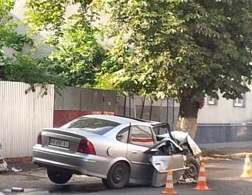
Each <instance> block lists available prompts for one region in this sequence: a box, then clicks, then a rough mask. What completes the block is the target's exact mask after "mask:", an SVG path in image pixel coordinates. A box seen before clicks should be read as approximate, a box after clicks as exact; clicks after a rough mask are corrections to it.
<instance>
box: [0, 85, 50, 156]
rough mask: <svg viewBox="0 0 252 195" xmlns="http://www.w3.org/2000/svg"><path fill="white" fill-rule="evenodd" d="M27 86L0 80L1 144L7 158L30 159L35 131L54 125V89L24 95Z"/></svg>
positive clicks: (38, 90)
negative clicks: (28, 157) (43, 92)
mask: <svg viewBox="0 0 252 195" xmlns="http://www.w3.org/2000/svg"><path fill="white" fill-rule="evenodd" d="M28 88H29V85H28V84H25V83H19V82H9V81H0V109H1V112H0V124H1V125H0V143H1V145H2V153H1V155H2V156H3V157H6V158H12V157H15V158H16V157H25V156H31V154H32V146H33V145H34V143H35V142H36V137H37V134H38V132H39V131H40V130H41V128H43V127H47V126H50V127H51V126H52V124H53V105H54V87H53V86H52V85H49V86H48V95H46V96H43V97H42V96H41V91H40V89H39V88H38V89H37V90H36V91H35V92H29V93H27V94H26V93H25V91H26V90H27V89H28Z"/></svg>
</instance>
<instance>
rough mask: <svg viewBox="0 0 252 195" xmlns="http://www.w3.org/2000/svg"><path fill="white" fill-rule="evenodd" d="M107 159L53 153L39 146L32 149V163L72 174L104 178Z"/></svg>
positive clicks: (107, 166) (107, 164)
mask: <svg viewBox="0 0 252 195" xmlns="http://www.w3.org/2000/svg"><path fill="white" fill-rule="evenodd" d="M110 161H111V160H109V158H106V157H100V156H96V155H89V154H81V153H74V154H70V153H67V152H63V151H61V152H59V151H57V152H55V150H51V149H48V148H43V147H42V146H41V145H35V146H34V147H33V163H35V164H38V165H40V166H43V167H47V168H53V169H63V170H66V171H69V172H71V173H74V174H82V175H88V176H95V177H100V178H106V176H107V172H108V170H109V162H110Z"/></svg>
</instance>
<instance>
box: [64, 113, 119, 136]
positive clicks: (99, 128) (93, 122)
mask: <svg viewBox="0 0 252 195" xmlns="http://www.w3.org/2000/svg"><path fill="white" fill-rule="evenodd" d="M119 124H120V123H117V122H114V121H109V120H104V119H99V118H88V117H82V118H78V119H77V120H74V121H71V122H69V123H67V124H65V125H63V126H62V128H80V129H85V131H91V132H93V133H97V134H100V135H102V134H104V133H106V132H108V131H109V130H111V129H112V128H114V127H116V126H118V125H119Z"/></svg>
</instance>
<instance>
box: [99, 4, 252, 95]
mask: <svg viewBox="0 0 252 195" xmlns="http://www.w3.org/2000/svg"><path fill="white" fill-rule="evenodd" d="M100 4H101V3H100ZM105 7H107V10H108V11H109V12H110V15H111V18H110V22H109V25H108V26H107V28H106V33H107V36H109V37H110V36H111V37H116V38H115V44H114V46H113V48H112V49H111V51H110V53H111V55H112V57H111V59H112V60H113V61H114V62H115V64H118V63H120V64H121V67H122V68H120V70H118V71H117V72H116V73H115V74H114V75H115V80H116V82H115V84H116V86H118V87H119V88H122V89H123V90H124V91H127V92H129V93H138V94H151V95H153V96H154V97H158V98H160V97H164V96H169V97H175V98H178V99H182V98H188V99H198V100H199V99H202V98H203V97H204V95H205V94H208V95H211V96H212V97H216V98H218V93H217V92H218V91H220V92H221V94H222V95H223V97H225V98H228V99H229V98H232V99H234V98H237V97H241V94H243V93H245V92H247V91H248V90H249V88H248V86H247V84H250V80H251V71H252V66H251V64H250V62H251V61H252V55H251V46H252V44H251V43H252V42H251V32H252V20H251V19H252V18H251V17H252V15H251V14H252V6H251V3H250V1H246V0H239V1H238V0H209V1H201V0H162V1H157V0H152V1H150V0H143V1H138V0H121V1H118V0H109V1H106V5H105Z"/></svg>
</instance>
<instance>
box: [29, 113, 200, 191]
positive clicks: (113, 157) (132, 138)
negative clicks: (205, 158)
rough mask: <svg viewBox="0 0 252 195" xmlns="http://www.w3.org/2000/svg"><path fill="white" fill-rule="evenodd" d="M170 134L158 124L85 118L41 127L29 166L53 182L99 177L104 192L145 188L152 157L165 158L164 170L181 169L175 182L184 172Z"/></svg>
mask: <svg viewBox="0 0 252 195" xmlns="http://www.w3.org/2000/svg"><path fill="white" fill-rule="evenodd" d="M171 136H172V134H171V132H170V129H169V125H168V124H163V123H160V122H153V121H144V120H139V119H132V118H126V117H119V116H112V115H86V116H83V117H79V118H77V119H75V120H73V121H71V122H69V123H67V124H66V125H64V126H62V127H61V128H45V129H43V130H42V131H41V132H40V133H39V135H38V138H37V143H36V144H35V145H34V147H33V162H34V163H36V164H38V165H40V166H44V167H46V168H47V174H48V177H49V179H50V180H51V181H52V182H54V183H57V184H64V183H66V182H68V181H69V180H70V178H71V177H72V175H73V174H82V175H88V176H94V177H99V178H101V179H102V181H103V183H104V184H105V185H106V186H107V187H108V188H123V187H124V186H126V185H127V184H130V183H131V184H141V185H142V184H146V185H150V184H153V174H154V172H155V171H157V170H156V169H155V165H154V164H153V162H152V159H153V156H160V155H161V156H163V157H164V156H165V157H166V159H167V161H166V167H165V169H174V170H182V172H180V173H179V175H177V177H178V178H179V177H180V176H181V175H183V173H184V171H185V170H186V164H185V162H186V161H185V156H184V150H183V148H181V147H180V146H179V145H178V144H177V143H176V142H175V141H174V140H173V139H172V137H171ZM160 137H162V139H161V140H160ZM164 140H165V141H164ZM162 161H163V158H162ZM197 171H198V170H197Z"/></svg>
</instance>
